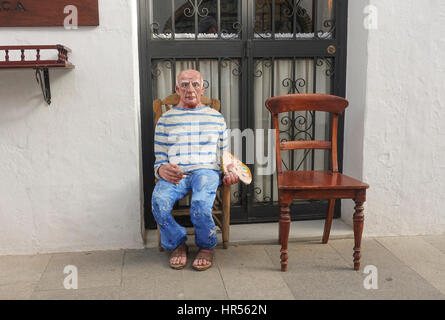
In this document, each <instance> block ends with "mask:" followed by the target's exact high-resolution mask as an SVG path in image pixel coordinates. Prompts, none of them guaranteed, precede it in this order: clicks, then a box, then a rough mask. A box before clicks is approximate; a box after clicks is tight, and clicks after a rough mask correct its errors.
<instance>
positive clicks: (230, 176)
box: [223, 172, 239, 186]
mask: <svg viewBox="0 0 445 320" xmlns="http://www.w3.org/2000/svg"><path fill="white" fill-rule="evenodd" d="M238 181H239V178H238V176H237V175H236V174H234V173H231V172H229V173H227V174H226V175H225V176H224V178H223V183H224V184H225V185H226V186H230V185H232V184H235V183H238Z"/></svg>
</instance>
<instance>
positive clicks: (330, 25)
mask: <svg viewBox="0 0 445 320" xmlns="http://www.w3.org/2000/svg"><path fill="white" fill-rule="evenodd" d="M323 26H324V27H325V28H327V29H328V30H327V31H323V30H319V31H317V32H316V34H315V38H316V39H318V40H324V39H331V38H333V35H334V32H335V28H336V25H335V20H334V19H330V20H325V21H324V22H323Z"/></svg>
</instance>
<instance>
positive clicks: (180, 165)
mask: <svg viewBox="0 0 445 320" xmlns="http://www.w3.org/2000/svg"><path fill="white" fill-rule="evenodd" d="M204 90H205V88H204V87H203V78H202V75H201V73H199V72H198V71H195V70H185V71H182V72H181V73H180V74H179V76H178V83H177V85H176V93H177V94H178V95H179V97H180V102H179V104H178V105H177V106H175V107H173V108H172V109H170V110H169V111H167V112H165V113H164V114H163V115H162V116H161V117H160V118H159V120H158V123H157V125H156V129H155V138H154V143H155V156H156V162H155V165H154V170H155V176H156V177H157V178H158V179H159V181H158V183H157V184H156V187H155V189H154V191H153V195H152V209H153V215H154V218H155V220H156V222H157V223H158V225H159V230H160V232H161V245H162V247H163V248H164V249H166V250H170V251H171V256H170V266H171V267H172V268H174V269H182V268H184V267H185V266H186V264H187V252H188V247H187V245H186V240H187V233H186V229H185V228H184V227H182V226H181V225H179V224H178V223H177V222H176V221H175V219H174V217H173V216H172V214H171V210H172V208H173V205H174V204H175V202H176V201H178V200H180V199H182V198H183V197H184V196H185V195H187V194H188V193H189V192H190V191H191V192H192V196H191V205H190V217H191V221H192V223H193V225H194V228H195V243H196V245H197V246H198V247H199V251H198V254H197V256H196V258H195V260H194V262H193V268H194V269H196V270H199V271H202V270H206V269H208V268H210V267H211V266H212V260H213V255H214V247H215V246H216V244H217V241H218V238H217V233H216V227H215V222H214V220H213V217H212V207H213V202H214V200H215V197H216V190H217V188H218V186H219V185H220V184H221V181H222V182H223V183H224V184H226V185H231V184H235V183H237V182H238V180H239V178H238V176H237V175H235V174H233V173H228V174H226V175H224V176H222V173H221V172H222V170H221V169H222V164H221V154H222V152H223V151H224V150H226V149H227V147H228V133H227V127H226V122H225V120H224V117H223V116H222V115H221V113H219V112H218V111H216V110H214V109H212V108H210V107H209V106H205V105H203V104H202V103H201V97H202V95H203V93H204Z"/></svg>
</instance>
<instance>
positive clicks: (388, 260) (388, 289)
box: [329, 239, 445, 300]
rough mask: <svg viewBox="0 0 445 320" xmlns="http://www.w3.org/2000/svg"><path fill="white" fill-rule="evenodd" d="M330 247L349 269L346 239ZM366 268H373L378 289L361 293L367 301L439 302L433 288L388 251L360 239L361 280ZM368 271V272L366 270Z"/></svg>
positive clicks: (437, 293) (348, 246)
mask: <svg viewBox="0 0 445 320" xmlns="http://www.w3.org/2000/svg"><path fill="white" fill-rule="evenodd" d="M329 245H330V246H332V247H333V248H334V249H335V250H336V251H337V252H338V253H339V254H340V255H341V256H342V257H343V258H344V259H345V262H346V263H347V264H348V266H349V267H350V268H352V267H353V260H352V253H353V250H352V246H351V242H350V241H347V240H334V241H330V242H329ZM366 266H375V267H376V268H377V284H378V289H376V290H374V289H369V290H366V289H365V290H364V285H362V288H361V290H364V291H365V293H366V295H365V296H366V298H367V299H385V300H394V299H404V300H408V299H409V300H411V299H416V300H418V299H443V298H445V296H443V295H442V294H441V293H440V292H439V290H437V289H436V288H434V287H433V286H432V285H431V284H429V283H428V282H427V281H426V280H425V279H423V278H422V277H421V276H420V275H419V274H417V273H416V272H415V271H414V270H412V269H411V268H410V267H409V266H407V265H406V264H404V262H402V261H401V260H400V259H398V258H397V257H396V256H395V255H394V254H393V253H391V251H389V250H388V249H387V248H385V247H384V246H382V245H381V244H380V243H379V242H378V241H376V240H375V239H363V241H362V259H361V269H360V272H359V274H360V275H361V278H362V281H364V280H365V278H366V277H367V276H368V275H369V273H366V274H365V273H364V271H365V269H366ZM368 272H369V271H368Z"/></svg>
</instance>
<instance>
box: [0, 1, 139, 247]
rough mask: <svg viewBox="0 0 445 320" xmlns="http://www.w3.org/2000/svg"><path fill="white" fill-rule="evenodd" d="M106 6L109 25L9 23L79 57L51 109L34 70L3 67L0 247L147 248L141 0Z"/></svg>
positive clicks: (9, 33)
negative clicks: (141, 111) (142, 163)
mask: <svg viewBox="0 0 445 320" xmlns="http://www.w3.org/2000/svg"><path fill="white" fill-rule="evenodd" d="M99 5H100V26H99V27H81V28H80V29H79V30H73V31H66V30H65V29H63V28H6V29H5V28H2V29H0V43H1V44H5V45H7V44H9V45H19V44H57V43H61V44H64V45H66V46H68V47H70V48H71V49H72V50H73V53H72V54H71V56H70V60H71V61H72V62H73V63H74V64H75V65H76V68H75V69H74V70H71V71H66V70H51V71H50V76H51V89H52V97H53V99H52V105H51V106H50V107H49V108H48V107H47V105H46V104H45V103H44V101H43V98H42V94H41V91H40V87H39V86H38V84H37V83H36V81H35V75H34V72H33V71H32V70H8V71H5V70H3V71H0V97H1V102H0V177H1V178H0V254H30V253H37V252H53V251H80V250H102V249H118V248H140V247H142V240H141V232H140V221H141V191H140V190H141V181H140V163H139V155H140V152H139V147H140V144H139V136H140V134H139V127H138V123H139V119H138V110H139V88H138V77H139V74H138V61H137V54H138V51H137V34H136V32H137V27H136V25H137V20H136V1H130V0H100V1H99Z"/></svg>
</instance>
